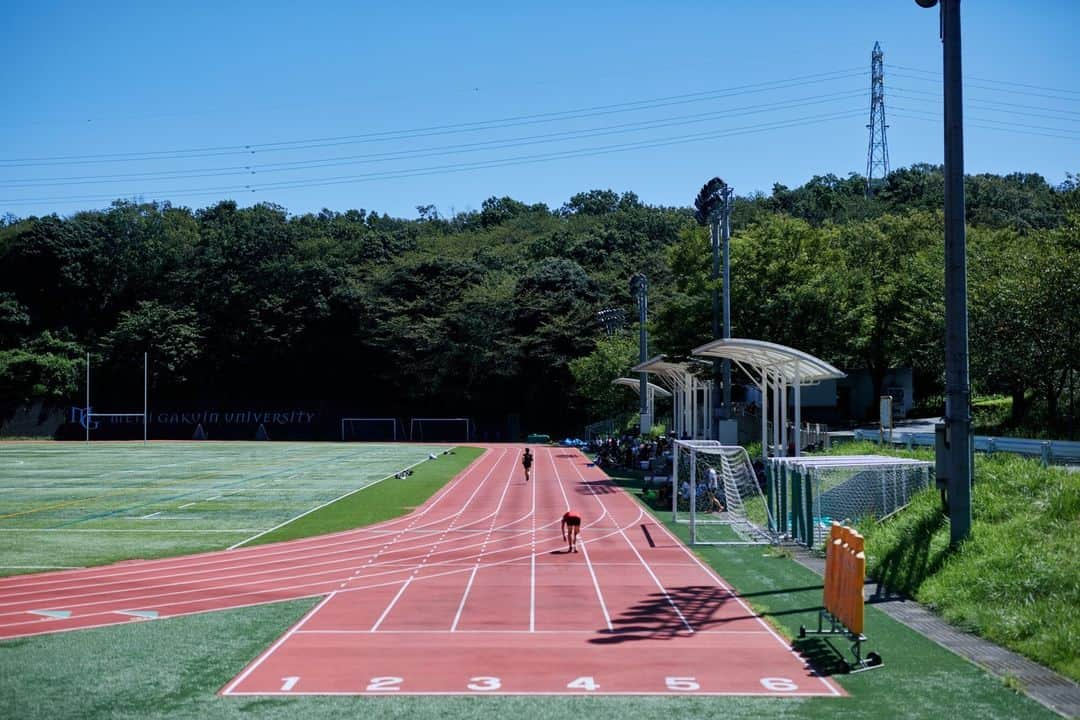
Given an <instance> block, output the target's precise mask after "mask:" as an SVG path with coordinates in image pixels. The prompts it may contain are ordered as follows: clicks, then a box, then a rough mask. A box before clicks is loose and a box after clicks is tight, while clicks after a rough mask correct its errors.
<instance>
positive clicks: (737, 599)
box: [574, 455, 843, 696]
mask: <svg viewBox="0 0 1080 720" xmlns="http://www.w3.org/2000/svg"><path fill="white" fill-rule="evenodd" d="M581 457H582V459H586V458H585V456H584V455H582V456H581ZM574 470H575V471H576V472H577V474H578V477H580V478H581V479H582V480H584V479H585V476H584V475H582V473H581V470H580V469H579V468H578V466H577V464H576V463H575V464H574ZM600 472H602V473H603V471H602V470H601V471H600ZM604 476H605V477H607V473H604ZM610 479H611V478H608V480H610ZM620 493H621V494H622V495H624V496H625V497H626V498H627V500H629V501H630V502H633V503H634V505H637V507H638V512H639V513H640V514H642V515H643V514H644V509H643V508H642V507H641V505H640V504H638V503H637V502H636V501H635V500H633V498H631V497H630V496H629V493H627V492H626V491H625V490H622V489H621V488H620ZM594 494H595V493H594ZM598 501H599V497H598ZM653 519H654V521H655V523H656V526H657V527H658V528H660V530H662V531H663V532H664V534H666V535H667V536H668V537H669V538H670V539H671V540H672V542H674V543H675V545H676V546H677V547H678V548H679V549H680V550H682V552H683V553H684V554H685V555H686V556H687V557H688V558H690V560H691V561H692V562H693V563H694V564H695V565H697V566H698V567H699V568H701V569H702V570H703V571H704V572H705V574H706V575H708V576H709V577H711V578H712V580H713V582H715V583H716V584H717V586H719V587H721V588H723V589H724V590H727V591H728V593H729V594H730V595H731V597H732V598H733V599H734V600H735V602H736V603H738V604H739V605H740V606H741V607H742V608H743V610H745V611H746V613H747V615H749V616H751V617H753V618H754V619H756V620H757V621H758V624H760V625H761V627H762V628H763V629H764V631H765V632H767V633H768V634H769V635H771V636H772V637H773V638H774V639H775V640H776V641H777V642H778V643H779V644H780V645H781V646H782V647H783V648H784V650H785V651H787V652H789V653H791V655H792V656H794V657H795V658H796V659H797V660H799V661H800V662H804V663H805V659H804V658H802V657H801V656H800V655H799V653H798V651H796V650H795V649H794V648H792V647H791V645H790V644H789V643H788V642H787V641H786V640H784V639H783V638H782V637H780V635H778V634H777V632H776V631H775V630H774V629H773V628H772V626H771V625H769V623H767V622H765V618H763V617H761V615H760V614H758V613H756V612H754V610H753V609H752V608H751V607H750V606H749V605H748V604H747V603H746V602H745V601H744V600H743V599H742V598H741V597H740V596H739V594H738V593H736V592H735V589H734V588H732V587H731V586H730V585H728V584H727V582H725V581H724V580H723V578H721V577H720V575H719V574H718V573H717V572H716V571H715V570H714V569H713V568H711V567H709V566H708V565H706V564H705V563H704V562H702V561H701V558H699V557H698V556H697V555H695V554H694V553H693V552H691V551H690V548H688V547H687V546H686V545H685V544H684V543H683V541H682V540H680V539H679V538H678V537H677V536H676V535H675V533H673V532H671V530H669V529H668V527H667V525H665V524H664V523H663V522H662V521H661V520H660V519H659V518H656V517H655V516H653ZM813 674H814V675H815V676H816V677H817V678H818V679H819V680H821V682H822V684H823V685H824V686H825V687H826V688H827V689H828V690H829V692H830V693H832V694H833V695H834V696H840V695H842V694H843V693H841V692H840V691H839V690H838V689H837V688H836V687H835V686H834V685H833V684H832V683H831V682H830V681H829V679H828V678H825V677H823V676H821V675H819V674H818V673H817V672H813Z"/></svg>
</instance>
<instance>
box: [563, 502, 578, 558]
mask: <svg viewBox="0 0 1080 720" xmlns="http://www.w3.org/2000/svg"><path fill="white" fill-rule="evenodd" d="M560 529H561V530H562V539H563V540H565V541H566V542H567V543H568V546H567V548H566V552H577V536H578V533H579V532H580V531H581V516H580V515H578V514H577V513H576V512H574V511H573V510H567V511H566V513H565V514H564V515H563V516H562V525H561V526H560Z"/></svg>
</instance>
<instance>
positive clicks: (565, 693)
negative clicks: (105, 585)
mask: <svg viewBox="0 0 1080 720" xmlns="http://www.w3.org/2000/svg"><path fill="white" fill-rule="evenodd" d="M386 694H387V693H385V692H366V691H364V690H354V691H349V690H333V691H327V692H322V691H319V690H308V691H304V692H295V691H292V690H290V691H287V692H282V691H280V690H270V691H265V692H264V691H262V690H259V691H248V692H233V693H229V695H230V696H233V697H249V696H254V697H258V696H262V697H274V696H277V695H281V696H283V697H296V696H299V695H325V696H327V697H330V696H340V697H385V696H386ZM393 694H394V695H395V696H403V695H406V696H410V697H420V696H426V695H457V696H462V695H468V696H478V695H485V696H492V695H493V696H496V697H512V696H516V695H521V696H529V697H570V696H574V697H586V696H589V695H610V696H615V695H618V696H624V695H625V696H633V697H646V696H651V697H671V696H673V695H682V696H684V697H772V698H776V697H828V696H827V695H825V693H812V692H779V691H778V692H771V693H768V692H760V691H757V690H755V691H753V692H733V691H715V692H713V691H710V692H703V691H700V690H694V691H692V692H678V691H673V690H669V691H667V692H664V691H661V690H657V691H653V692H650V691H647V690H645V691H640V690H627V691H621V690H618V691H609V690H582V691H576V692H575V691H572V690H563V691H558V690H553V691H537V692H520V691H517V690H513V691H508V692H501V691H498V690H494V691H483V692H465V691H463V690H450V691H446V690H436V691H430V692H429V691H427V690H402V691H397V692H394V693H393Z"/></svg>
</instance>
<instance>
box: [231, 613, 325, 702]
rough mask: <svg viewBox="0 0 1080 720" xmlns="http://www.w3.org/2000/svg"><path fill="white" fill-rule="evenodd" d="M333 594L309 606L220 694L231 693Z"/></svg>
mask: <svg viewBox="0 0 1080 720" xmlns="http://www.w3.org/2000/svg"><path fill="white" fill-rule="evenodd" d="M334 595H335V593H330V594H329V595H327V596H326V597H325V598H323V600H322V602H321V603H319V604H318V605H316V606H315V607H313V608H311V611H310V612H308V614H307V615H305V616H304V617H302V618H300V622H298V623H296V624H295V625H293V626H292V627H291V628H289V631H288V632H287V633H285V634H284V635H282V636H281V637H280V638H279V639H278V641H277V642H276V643H274V644H273V645H271V646H270V649H268V650H267V651H266V652H264V653H263V654H262V655H260V656H259V657H258V658H257V659H256V660H255V662H253V663H251V664H250V665H248V666H247V667H246V668H245V669H244V671H243V672H242V673H240V674H239V675H237V676H236V679H235V680H233V681H232V682H231V683H229V684H228V685H227V686H226V687H225V689H224V690H222V691H221V694H222V695H228V694H230V693H232V691H233V690H234V689H236V686H237V685H239V684H240V683H242V682H243V681H244V680H246V679H247V676H248V675H250V674H251V673H252V672H254V671H255V669H256V668H257V667H259V666H260V665H262V664H263V661H264V660H266V659H267V658H268V657H270V656H271V655H272V654H273V653H274V651H275V650H277V649H278V648H279V647H281V646H282V645H284V644H285V641H286V640H288V639H289V638H291V637H292V636H293V635H295V634H296V631H298V630H299V629H300V628H302V627H303V626H304V623H306V622H307V621H308V620H309V619H311V617H312V616H314V615H315V613H316V612H318V611H319V608H321V607H322V606H323V605H325V604H326V603H328V602H330V600H331V598H333V597H334Z"/></svg>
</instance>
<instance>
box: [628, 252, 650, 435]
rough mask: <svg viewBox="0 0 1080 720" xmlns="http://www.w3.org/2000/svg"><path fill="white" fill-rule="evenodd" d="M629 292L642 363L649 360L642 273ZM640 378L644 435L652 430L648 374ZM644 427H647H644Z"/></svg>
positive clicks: (645, 283) (645, 282)
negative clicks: (635, 309)
mask: <svg viewBox="0 0 1080 720" xmlns="http://www.w3.org/2000/svg"><path fill="white" fill-rule="evenodd" d="M630 292H632V293H634V294H635V295H637V302H638V322H639V323H640V332H639V334H638V359H639V361H640V362H642V363H644V362H645V361H646V360H648V359H649V336H648V331H647V330H646V328H645V323H646V321H647V320H648V317H649V281H648V279H647V278H646V277H645V274H644V273H638V274H637V275H634V277H632V278H630ZM638 375H639V376H640V382H641V384H640V390H639V394H640V400H641V402H640V410H641V421H640V423H639V425H640V432H641V434H642V435H645V434H646V433H648V432H649V431H650V430H652V416H651V414H650V410H651V408H650V407H649V374H648V373H644V372H643V373H638ZM646 425H647V426H648V427H646Z"/></svg>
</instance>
